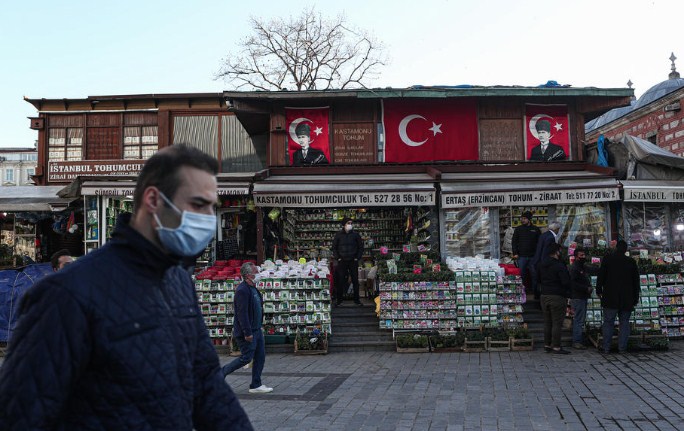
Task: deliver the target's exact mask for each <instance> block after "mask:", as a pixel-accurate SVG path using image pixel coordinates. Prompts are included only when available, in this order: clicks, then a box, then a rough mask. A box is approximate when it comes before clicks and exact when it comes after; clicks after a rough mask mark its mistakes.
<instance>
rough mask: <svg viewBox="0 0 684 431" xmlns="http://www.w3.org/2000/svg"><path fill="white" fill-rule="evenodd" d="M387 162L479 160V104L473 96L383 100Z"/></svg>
mask: <svg viewBox="0 0 684 431" xmlns="http://www.w3.org/2000/svg"><path fill="white" fill-rule="evenodd" d="M382 123H383V127H384V129H385V162H398V163H406V162H409V163H410V162H429V161H438V160H449V161H451V160H477V159H478V156H479V154H478V138H477V104H476V102H475V99H472V98H454V99H446V100H435V99H430V100H411V99H388V100H383V110H382Z"/></svg>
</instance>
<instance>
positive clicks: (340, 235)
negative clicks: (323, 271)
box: [332, 217, 363, 305]
mask: <svg viewBox="0 0 684 431" xmlns="http://www.w3.org/2000/svg"><path fill="white" fill-rule="evenodd" d="M332 254H333V259H334V260H335V263H336V265H337V266H336V267H335V300H336V301H335V303H336V305H342V301H343V300H344V293H345V291H346V290H347V287H348V286H349V281H348V280H349V277H351V280H352V285H353V287H354V304H356V305H362V304H361V298H360V297H359V261H361V258H362V257H363V239H362V238H361V235H359V234H358V233H356V232H355V231H354V227H353V222H352V219H350V218H349V217H345V218H343V219H342V229H340V231H339V232H337V233H336V234H335V238H333V243H332Z"/></svg>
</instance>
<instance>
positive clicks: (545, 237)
mask: <svg viewBox="0 0 684 431" xmlns="http://www.w3.org/2000/svg"><path fill="white" fill-rule="evenodd" d="M558 232H560V223H558V222H557V221H552V222H551V223H549V229H548V230H547V231H546V232H544V233H543V234H541V235H540V236H539V241H537V248H536V250H535V252H534V257H533V258H532V265H533V268H535V269H533V270H532V276H533V277H536V276H537V275H538V273H539V271H538V270H537V269H536V265H538V264H539V263H540V262H542V261H543V260H544V259H546V258H547V257H548V256H549V252H550V250H551V247H552V246H554V245H556V244H558ZM533 286H535V287H536V290H535V292H534V296H535V298H536V299H539V297H540V295H541V293H540V292H539V280H535V282H533Z"/></svg>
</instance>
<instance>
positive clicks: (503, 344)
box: [487, 337, 511, 352]
mask: <svg viewBox="0 0 684 431" xmlns="http://www.w3.org/2000/svg"><path fill="white" fill-rule="evenodd" d="M487 350H488V351H490V352H509V351H510V350H511V339H510V338H509V339H508V340H492V338H491V337H487Z"/></svg>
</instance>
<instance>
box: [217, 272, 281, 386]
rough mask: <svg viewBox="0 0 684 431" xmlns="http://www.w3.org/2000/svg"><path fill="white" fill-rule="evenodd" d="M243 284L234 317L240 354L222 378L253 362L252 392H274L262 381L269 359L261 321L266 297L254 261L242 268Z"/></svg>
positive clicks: (235, 300) (224, 369)
mask: <svg viewBox="0 0 684 431" xmlns="http://www.w3.org/2000/svg"><path fill="white" fill-rule="evenodd" d="M240 275H241V276H242V283H240V284H239V285H238V287H237V289H235V297H234V300H233V301H234V308H235V316H234V317H233V336H234V337H235V339H236V341H237V344H238V347H240V357H239V358H235V359H234V360H233V361H231V362H230V363H228V364H226V365H224V366H223V369H222V371H223V377H224V378H225V377H226V376H227V375H228V374H230V373H232V372H233V371H235V370H239V369H240V368H242V367H244V366H246V365H247V364H249V363H250V362H252V361H254V362H253V364H252V382H251V384H250V385H249V393H251V394H266V393H269V392H272V391H273V388H269V387H268V386H266V385H263V384H262V383H261V372H262V371H263V370H264V363H265V362H266V346H265V342H264V333H263V331H262V329H261V324H262V321H263V318H264V298H263V296H262V295H261V292H259V290H258V289H257V287H256V284H257V282H258V281H259V279H260V278H261V277H259V270H258V269H257V267H256V265H254V264H253V263H251V262H245V263H243V264H242V266H241V267H240Z"/></svg>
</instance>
